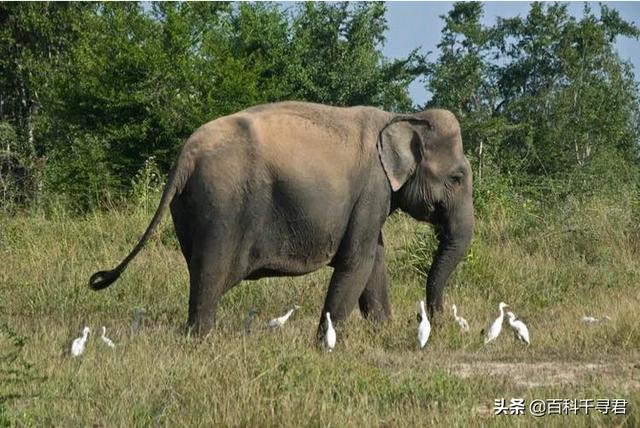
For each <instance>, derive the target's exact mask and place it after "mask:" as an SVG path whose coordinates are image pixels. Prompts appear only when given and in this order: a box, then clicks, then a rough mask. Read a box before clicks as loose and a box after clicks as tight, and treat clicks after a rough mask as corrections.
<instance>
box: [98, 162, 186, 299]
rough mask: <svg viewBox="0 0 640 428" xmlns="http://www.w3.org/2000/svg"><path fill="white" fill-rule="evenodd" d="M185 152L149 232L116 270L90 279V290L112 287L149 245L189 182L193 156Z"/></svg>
mask: <svg viewBox="0 0 640 428" xmlns="http://www.w3.org/2000/svg"><path fill="white" fill-rule="evenodd" d="M185 152H186V150H183V152H182V153H181V154H180V157H179V158H178V161H177V162H176V165H175V166H174V168H173V170H172V171H171V174H169V179H168V180H167V184H166V185H165V186H164V190H163V192H162V198H161V199H160V205H159V206H158V208H157V209H156V212H155V214H154V215H153V218H152V219H151V223H149V226H147V230H145V232H144V234H143V235H142V238H140V240H139V241H138V243H137V244H136V246H135V247H134V248H133V250H131V252H130V253H129V255H128V256H127V257H125V259H124V260H122V262H120V264H119V265H118V266H116V267H115V268H114V269H112V270H102V271H99V272H96V273H94V274H93V275H91V278H89V288H91V289H92V290H102V289H103V288H107V287H108V286H110V285H111V284H112V283H113V282H114V281H115V280H116V279H118V277H119V276H120V274H121V273H122V272H124V270H125V269H126V268H127V265H128V264H129V262H130V261H131V260H133V258H134V257H135V256H136V255H137V254H138V253H139V252H140V250H141V249H142V247H144V245H145V244H146V243H147V241H148V240H149V238H150V237H151V235H153V233H154V232H155V230H156V228H157V227H158V224H160V221H161V220H162V217H163V216H164V214H165V212H166V211H167V208H168V207H169V204H170V203H171V201H172V200H173V197H174V196H175V195H176V194H179V193H180V192H181V191H182V189H183V187H184V185H185V183H186V182H187V179H188V178H189V175H190V170H191V168H189V165H190V164H191V162H190V158H191V156H189V154H188V153H185Z"/></svg>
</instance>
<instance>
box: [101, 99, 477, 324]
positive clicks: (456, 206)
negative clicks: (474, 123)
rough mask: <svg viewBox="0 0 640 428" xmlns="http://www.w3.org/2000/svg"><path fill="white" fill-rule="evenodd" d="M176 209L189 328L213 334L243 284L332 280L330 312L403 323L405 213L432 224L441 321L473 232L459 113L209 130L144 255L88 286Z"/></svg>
mask: <svg viewBox="0 0 640 428" xmlns="http://www.w3.org/2000/svg"><path fill="white" fill-rule="evenodd" d="M167 208H170V211H171V216H172V218H173V224H174V228H175V232H176V236H177V239H178V242H179V245H180V248H181V251H182V253H183V255H184V258H185V260H186V263H187V267H188V271H189V278H190V279H189V283H190V284H189V304H188V306H189V307H188V309H189V312H188V319H187V328H188V329H189V331H191V332H192V333H193V334H195V335H206V334H208V333H209V332H210V331H211V329H212V328H213V326H214V322H215V314H216V308H217V305H218V302H219V300H220V298H221V297H222V296H223V294H224V293H225V292H226V291H227V290H229V289H231V288H232V287H234V286H235V285H237V284H238V283H240V282H241V281H243V280H255V279H259V278H263V277H276V276H298V275H304V274H307V273H310V272H312V271H315V270H317V269H320V268H322V267H324V266H327V265H329V266H331V267H333V273H332V276H331V280H330V284H329V288H328V291H327V293H326V297H325V301H324V307H323V309H322V311H321V312H320V314H321V316H320V323H319V325H318V334H321V331H322V329H323V323H324V321H323V320H324V317H323V316H322V315H323V314H325V313H327V312H329V313H330V314H331V317H332V319H333V320H334V321H336V322H340V321H342V320H344V319H345V318H346V317H347V316H348V315H349V314H350V313H351V311H352V310H353V308H354V307H355V305H356V303H358V305H359V309H360V311H361V313H362V315H363V316H364V317H365V318H368V319H371V320H372V321H373V322H376V323H377V322H383V321H385V320H387V319H389V317H390V316H391V308H390V304H389V278H388V273H387V268H386V263H385V254H384V240H383V237H382V226H383V225H384V223H385V220H386V219H387V217H389V215H390V214H391V213H393V212H394V211H396V210H401V211H404V212H406V213H408V214H409V215H410V216H412V217H413V218H415V219H416V220H418V221H424V222H428V223H431V224H432V225H433V227H434V229H435V231H436V237H437V239H438V241H439V242H438V247H437V250H436V252H435V254H434V259H433V262H432V264H431V267H430V269H429V272H428V275H427V280H426V300H427V306H428V310H429V313H430V316H431V317H433V316H434V314H436V313H439V312H441V311H442V299H443V297H442V296H443V289H444V286H445V282H446V281H447V279H448V277H449V275H450V274H451V272H452V271H453V270H454V269H455V267H456V266H457V264H458V263H459V262H460V260H461V259H462V258H463V257H464V254H465V252H466V250H467V248H468V246H469V244H470V241H471V238H472V235H473V228H474V208H473V197H472V173H471V167H470V164H469V162H468V160H467V158H466V157H465V155H464V152H463V147H462V137H461V132H460V126H459V123H458V121H457V119H456V117H455V115H454V114H453V113H451V112H449V111H447V110H442V109H428V110H425V111H423V112H418V113H413V114H400V113H390V112H387V111H384V110H381V109H378V108H375V107H368V106H356V107H333V106H326V105H322V104H314V103H306V102H294V101H288V102H278V103H272V104H264V105H258V106H255V107H251V108H248V109H246V110H243V111H241V112H238V113H235V114H231V115H229V116H224V117H220V118H218V119H215V120H213V121H210V122H208V123H206V124H204V125H202V126H201V127H200V128H198V129H197V130H196V131H195V132H194V133H193V134H192V135H191V136H190V137H189V138H188V139H187V141H186V142H185V144H184V146H183V148H182V150H181V152H180V154H179V156H178V159H177V161H176V162H175V164H174V166H173V168H172V170H171V172H170V174H169V178H168V181H167V183H166V185H165V187H164V190H163V193H162V197H161V200H160V203H159V206H158V208H157V210H156V212H155V214H154V215H153V218H152V220H151V222H150V224H149V225H148V227H147V229H146V231H145V232H144V234H143V235H142V237H141V238H140V240H139V242H138V243H137V245H136V246H135V247H134V248H133V250H132V251H131V252H130V253H129V255H127V256H126V257H125V258H124V260H123V261H122V262H121V263H120V264H119V265H118V266H117V267H116V268H114V269H112V270H109V271H100V272H96V273H95V274H93V275H92V276H91V278H90V280H89V286H90V288H92V289H93V290H100V289H104V288H106V287H108V286H109V285H110V284H112V283H113V282H114V281H115V280H116V279H117V278H118V277H119V276H120V274H121V273H122V272H123V271H124V270H125V268H126V267H127V265H128V264H129V262H130V261H131V260H132V259H133V258H134V257H135V256H136V254H138V252H139V251H140V250H141V249H142V247H143V246H144V245H145V243H146V242H147V240H148V239H149V237H150V236H152V234H153V233H154V230H155V229H156V228H157V226H158V224H159V222H160V221H161V219H162V217H163V215H164V214H165V212H166V210H167Z"/></svg>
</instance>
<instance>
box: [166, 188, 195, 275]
mask: <svg viewBox="0 0 640 428" xmlns="http://www.w3.org/2000/svg"><path fill="white" fill-rule="evenodd" d="M171 218H172V219H173V228H174V229H175V231H176V237H177V238H178V243H179V244H180V249H181V250H182V254H183V255H184V259H185V261H186V262H187V266H188V265H189V264H190V262H191V250H192V248H193V238H192V236H191V230H190V227H189V214H188V213H187V211H186V209H185V207H184V203H183V202H182V201H181V200H180V199H179V197H177V198H175V199H174V200H173V201H172V202H171Z"/></svg>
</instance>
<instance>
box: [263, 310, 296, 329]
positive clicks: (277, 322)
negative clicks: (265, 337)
mask: <svg viewBox="0 0 640 428" xmlns="http://www.w3.org/2000/svg"><path fill="white" fill-rule="evenodd" d="M298 308H299V306H297V305H294V306H293V308H291V309H289V312H287V313H286V314H284V315H283V316H281V317H278V318H274V319H272V320H271V321H269V327H271V328H276V327H282V326H283V325H284V323H286V322H287V320H289V317H290V316H291V314H292V313H293V311H295V310H296V309H298Z"/></svg>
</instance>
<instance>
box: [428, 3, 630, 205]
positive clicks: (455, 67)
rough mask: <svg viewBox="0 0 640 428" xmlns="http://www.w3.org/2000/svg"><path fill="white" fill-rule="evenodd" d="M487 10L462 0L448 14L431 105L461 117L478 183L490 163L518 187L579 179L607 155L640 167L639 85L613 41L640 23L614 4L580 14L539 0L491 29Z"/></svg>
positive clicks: (431, 80) (493, 170)
mask: <svg viewBox="0 0 640 428" xmlns="http://www.w3.org/2000/svg"><path fill="white" fill-rule="evenodd" d="M482 14H483V10H482V5H481V4H480V3H456V4H455V5H454V7H453V10H452V11H451V12H449V14H448V15H447V16H444V17H443V19H444V21H445V26H444V29H443V34H442V41H441V42H440V44H439V48H440V50H441V54H440V56H439V58H438V60H437V61H436V62H433V63H430V64H429V66H430V74H429V76H428V88H429V89H430V90H431V91H432V92H433V99H432V101H431V102H430V105H438V106H441V107H446V108H449V109H451V110H453V111H454V112H456V113H457V114H458V116H459V118H460V121H461V124H462V130H463V138H464V140H465V144H466V148H467V150H468V153H469V154H470V157H471V159H472V161H473V164H474V171H475V172H476V178H477V181H482V180H484V179H486V178H487V174H486V173H487V172H489V171H490V172H491V174H503V175H506V176H507V177H509V180H511V181H512V183H513V185H516V186H520V187H527V186H531V185H532V184H533V185H534V187H535V186H536V185H538V184H539V183H540V182H541V181H543V180H567V179H568V177H573V178H576V180H571V179H570V180H569V181H573V182H575V181H579V180H580V179H579V178H578V177H579V176H581V175H582V176H583V175H585V174H586V175H588V176H592V174H591V173H590V171H591V169H590V166H589V165H590V164H591V163H594V162H595V163H597V162H600V159H602V158H603V157H610V158H611V159H615V160H616V162H623V163H624V164H625V165H630V166H631V165H633V168H637V165H636V159H637V157H638V141H640V132H639V126H638V124H639V122H638V118H639V117H640V116H639V115H638V111H639V107H638V105H639V104H638V101H639V97H638V87H637V83H636V82H635V81H634V76H633V73H632V72H631V68H630V65H629V64H626V63H624V62H622V61H621V60H620V58H619V57H618V55H617V53H616V51H615V49H614V46H613V43H614V41H615V40H616V39H617V38H619V37H634V38H637V37H638V35H640V30H638V28H637V27H635V26H634V25H633V24H630V23H627V22H626V21H624V20H622V19H621V18H620V16H619V15H618V13H617V12H615V11H613V10H611V9H609V8H608V7H607V6H601V8H600V16H597V15H596V14H594V13H593V12H592V11H591V9H590V7H589V6H588V5H586V6H585V9H584V12H583V16H582V18H580V19H576V18H574V17H572V16H570V15H569V14H568V12H567V6H566V5H563V4H547V5H544V4H541V3H533V4H532V5H531V10H530V12H529V14H528V15H527V16H526V17H524V18H521V17H516V18H499V19H498V21H497V23H496V24H495V25H494V26H491V27H486V26H484V25H482V24H481V23H480V18H481V17H482ZM611 166H613V163H612V165H611ZM485 170H487V171H485ZM602 171H604V170H602ZM574 184H576V183H574ZM578 185H579V184H578ZM582 190H586V189H585V188H584V187H582V188H574V189H573V191H574V193H576V194H577V193H580V191H582ZM547 197H548V196H547ZM481 203H482V202H481Z"/></svg>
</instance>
